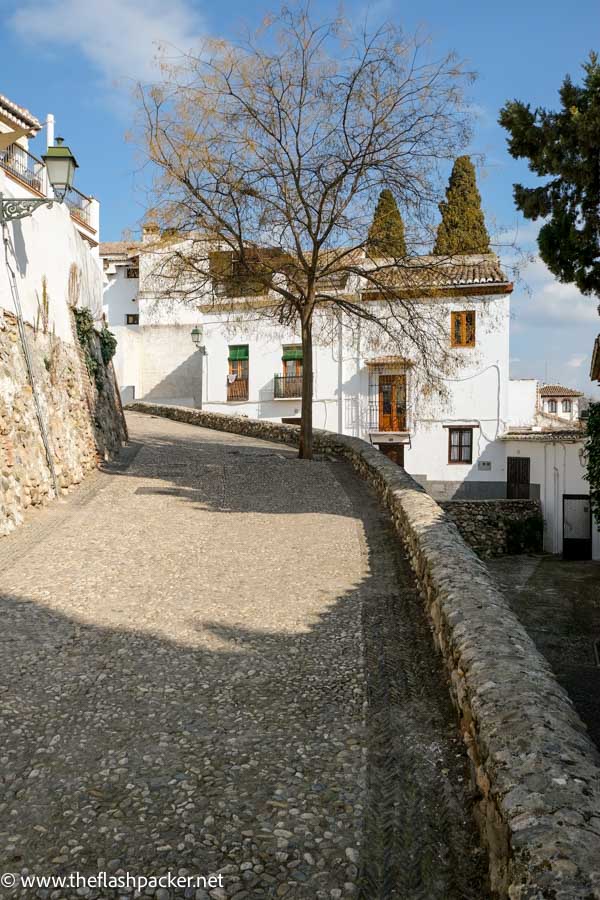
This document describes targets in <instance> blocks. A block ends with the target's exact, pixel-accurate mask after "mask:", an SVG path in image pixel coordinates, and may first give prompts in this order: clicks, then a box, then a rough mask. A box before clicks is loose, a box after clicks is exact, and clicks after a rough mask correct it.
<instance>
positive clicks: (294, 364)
mask: <svg viewBox="0 0 600 900" xmlns="http://www.w3.org/2000/svg"><path fill="white" fill-rule="evenodd" d="M281 360H282V363H283V374H284V375H286V376H288V377H290V378H293V377H299V376H300V375H302V344H284V345H283V355H282V358H281Z"/></svg>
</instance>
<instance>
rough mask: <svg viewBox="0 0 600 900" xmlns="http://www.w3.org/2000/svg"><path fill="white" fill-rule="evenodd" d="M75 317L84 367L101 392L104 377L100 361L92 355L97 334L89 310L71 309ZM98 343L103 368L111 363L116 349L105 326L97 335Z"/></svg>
mask: <svg viewBox="0 0 600 900" xmlns="http://www.w3.org/2000/svg"><path fill="white" fill-rule="evenodd" d="M73 316H74V317H75V327H76V329H77V339H78V340H79V343H80V344H81V348H82V350H83V356H84V360H85V366H86V369H87V370H88V373H89V375H90V377H91V378H93V379H94V380H95V382H96V387H97V388H98V390H102V387H103V382H104V375H103V371H102V366H101V365H100V361H99V360H98V358H97V357H96V354H95V353H94V339H95V336H96V334H97V332H96V330H95V328H94V319H93V318H92V314H91V312H90V311H89V309H73ZM98 339H99V341H100V354H101V356H102V362H103V363H104V365H105V366H107V365H108V363H109V362H110V361H111V359H112V358H113V356H114V355H115V352H116V349H117V339H116V337H115V336H114V334H113V333H112V331H109V329H108V328H107V327H106V325H103V327H102V330H101V331H100V332H99V333H98Z"/></svg>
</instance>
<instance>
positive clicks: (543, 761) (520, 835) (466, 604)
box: [129, 403, 600, 900]
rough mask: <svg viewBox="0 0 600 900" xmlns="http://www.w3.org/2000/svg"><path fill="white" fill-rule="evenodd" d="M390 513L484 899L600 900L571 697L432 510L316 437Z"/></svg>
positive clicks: (599, 839) (375, 456) (590, 800)
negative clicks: (447, 709) (439, 664)
mask: <svg viewBox="0 0 600 900" xmlns="http://www.w3.org/2000/svg"><path fill="white" fill-rule="evenodd" d="M129 408H131V409H135V410H138V411H140V412H147V413H152V414H155V415H163V416H167V417H169V418H171V419H175V420H179V421H183V422H188V423H192V424H197V425H201V426H203V427H205V428H215V429H218V430H220V431H226V432H227V431H229V432H234V433H236V434H246V435H249V436H252V437H258V438H264V439H267V440H277V441H282V442H284V443H289V444H297V443H298V428H297V427H296V426H291V425H279V424H276V423H274V422H265V421H258V420H253V419H245V418H243V417H240V416H226V415H223V414H219V413H204V412H201V411H198V410H193V409H189V408H183V407H168V406H155V405H152V404H145V403H134V404H132V405H131V406H130V407H129ZM315 445H316V449H318V450H321V451H325V452H330V453H334V454H339V455H340V456H343V457H345V458H346V459H348V460H349V461H350V463H351V464H352V466H353V467H354V469H355V470H356V471H357V472H358V473H359V474H360V475H361V476H362V477H363V478H365V479H366V480H368V481H369V482H370V483H371V484H372V485H373V487H374V488H375V490H376V491H377V492H378V494H379V496H380V498H381V500H382V502H383V503H384V504H385V505H386V507H387V508H388V509H389V511H390V514H391V516H392V519H393V521H394V524H395V527H396V529H397V532H398V535H399V537H400V539H401V540H402V541H403V543H404V545H405V547H406V550H407V553H408V555H409V558H410V560H411V564H412V566H413V569H414V571H415V574H416V577H417V579H418V583H419V585H420V589H421V593H422V597H423V601H424V604H425V607H426V610H427V612H428V615H429V617H430V621H431V623H432V628H433V634H434V637H435V640H436V643H437V645H438V647H439V649H440V650H441V653H442V655H443V658H444V660H445V663H446V666H447V669H448V673H449V677H450V684H451V690H452V696H453V699H454V702H455V705H456V708H457V712H458V717H459V721H460V728H461V731H462V734H463V738H464V741H465V744H466V747H467V750H468V753H469V757H470V760H471V764H472V773H473V780H474V783H475V784H476V786H477V789H478V794H479V800H478V802H477V817H478V821H479V825H480V830H481V835H482V840H483V842H484V843H485V845H486V847H487V849H488V854H489V867H490V880H491V886H492V891H493V895H494V896H495V897H500V898H510V900H550V898H552V900H594V898H596V900H598V898H600V754H598V751H597V750H596V748H595V747H594V745H593V744H592V742H591V741H590V738H589V737H588V735H587V732H586V729H585V726H584V725H583V723H582V722H581V720H580V719H579V717H578V716H577V714H576V712H575V710H574V708H573V705H572V703H571V701H570V700H569V697H568V696H567V694H566V693H565V692H564V690H563V689H562V688H561V687H560V686H559V684H558V682H557V681H556V679H555V678H554V676H553V674H552V671H551V669H550V667H549V666H548V664H547V663H546V661H545V660H544V659H543V658H542V656H541V655H540V654H539V652H538V650H537V649H536V647H535V645H534V643H533V641H532V640H531V639H530V637H529V635H528V634H527V632H526V631H525V629H524V628H523V626H522V625H521V624H520V622H519V621H518V619H517V618H516V616H515V615H514V613H513V612H512V611H511V609H510V608H509V606H508V604H507V602H506V601H505V599H504V597H503V596H502V594H501V593H500V591H499V590H498V588H497V587H496V584H495V582H494V581H493V580H492V578H491V576H490V574H489V572H488V570H487V569H486V568H485V565H484V563H482V562H481V561H480V560H479V559H478V557H477V556H476V555H475V553H474V551H473V550H472V549H471V548H470V547H468V546H467V545H466V543H465V541H464V540H463V539H462V537H461V535H460V533H459V531H458V529H457V527H456V526H455V524H454V523H453V522H451V521H450V519H449V517H448V516H447V515H446V514H445V513H444V511H443V510H442V509H441V507H440V506H439V505H438V504H437V503H436V502H435V500H433V498H432V497H430V496H429V495H428V494H426V493H425V491H424V490H423V489H422V488H421V487H420V485H418V484H417V483H416V482H415V481H414V480H413V479H412V478H411V477H410V476H409V475H407V474H406V472H404V470H403V469H401V468H400V467H399V466H396V465H395V464H394V463H392V462H391V461H390V460H388V459H387V458H386V457H385V456H384V455H383V454H382V453H380V452H379V451H378V450H376V449H375V448H374V447H372V446H371V445H369V444H367V443H366V442H365V441H362V440H360V439H359V438H350V437H345V436H342V435H336V434H333V433H330V432H324V431H318V432H316V434H315Z"/></svg>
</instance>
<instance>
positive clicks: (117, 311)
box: [103, 263, 139, 327]
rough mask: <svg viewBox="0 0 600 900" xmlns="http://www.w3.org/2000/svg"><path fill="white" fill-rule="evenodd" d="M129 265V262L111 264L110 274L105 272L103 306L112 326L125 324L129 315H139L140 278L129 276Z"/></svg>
mask: <svg viewBox="0 0 600 900" xmlns="http://www.w3.org/2000/svg"><path fill="white" fill-rule="evenodd" d="M129 265H133V263H130V264H129ZM128 267H129V266H128V265H127V264H124V263H118V264H116V265H113V266H111V270H112V271H111V272H110V274H108V273H106V272H105V273H104V279H105V284H104V298H103V308H104V314H105V315H106V319H107V321H108V322H109V323H110V324H111V326H115V327H117V326H120V325H125V323H126V316H127V315H131V314H133V315H135V314H136V313H137V314H138V315H139V303H138V286H139V279H138V278H128V277H127V269H128Z"/></svg>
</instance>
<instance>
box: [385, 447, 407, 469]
mask: <svg viewBox="0 0 600 900" xmlns="http://www.w3.org/2000/svg"><path fill="white" fill-rule="evenodd" d="M379 449H380V450H381V452H382V453H385V455H386V456H387V458H388V459H391V461H392V462H395V463H396V465H397V466H403V465H404V444H379Z"/></svg>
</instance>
